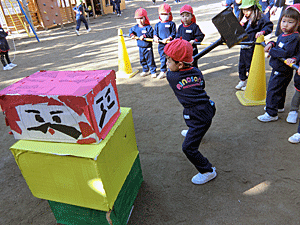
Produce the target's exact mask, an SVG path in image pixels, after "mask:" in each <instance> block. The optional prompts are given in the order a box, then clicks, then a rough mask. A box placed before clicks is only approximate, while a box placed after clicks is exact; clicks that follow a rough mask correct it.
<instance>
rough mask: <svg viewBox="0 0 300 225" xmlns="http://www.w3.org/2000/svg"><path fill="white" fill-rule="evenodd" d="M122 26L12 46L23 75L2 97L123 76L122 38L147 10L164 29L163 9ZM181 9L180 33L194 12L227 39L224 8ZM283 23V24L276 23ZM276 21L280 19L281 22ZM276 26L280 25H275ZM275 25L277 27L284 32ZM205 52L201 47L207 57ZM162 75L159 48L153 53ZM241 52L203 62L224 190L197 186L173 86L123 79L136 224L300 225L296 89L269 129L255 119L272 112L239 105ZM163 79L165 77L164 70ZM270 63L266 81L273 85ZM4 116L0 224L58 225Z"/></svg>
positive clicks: (97, 24) (217, 52) (133, 56)
mask: <svg viewBox="0 0 300 225" xmlns="http://www.w3.org/2000/svg"><path fill="white" fill-rule="evenodd" d="M126 3H127V8H126V10H124V11H123V12H122V17H117V16H115V15H105V16H102V17H98V18H96V19H91V21H90V26H91V28H92V29H93V30H92V32H91V33H89V34H87V33H86V32H85V31H84V30H85V29H84V28H83V26H82V29H81V30H80V32H81V35H80V36H76V35H75V33H74V28H75V25H74V24H73V25H70V26H65V28H56V29H51V30H48V31H41V32H38V35H39V38H40V40H41V42H37V41H36V39H35V38H24V37H22V38H16V39H15V45H16V51H15V50H13V42H12V39H9V43H10V45H11V48H12V51H11V52H10V56H11V58H12V59H13V58H15V61H14V63H16V64H18V67H16V68H15V69H13V70H11V71H2V70H1V76H0V89H3V88H4V87H6V86H8V85H10V84H12V83H14V82H16V81H17V80H19V79H21V78H23V77H25V76H29V75H31V74H33V73H34V72H36V71H38V70H95V69H97V70H106V69H113V70H116V71H117V70H118V61H117V49H118V39H117V29H118V28H122V29H123V32H124V33H128V30H129V28H130V27H131V26H133V25H134V24H135V20H134V19H133V15H134V11H135V10H136V9H137V8H138V7H144V8H146V9H147V11H148V14H149V18H150V21H151V24H152V25H153V26H154V24H155V23H156V22H158V14H157V8H158V5H159V4H162V3H163V1H162V0H158V1H157V5H153V4H152V1H150V0H135V1H126ZM167 3H169V4H170V5H171V6H172V11H173V15H174V21H175V22H176V24H177V26H178V25H179V24H180V18H179V9H180V7H181V6H182V4H184V3H187V4H190V5H192V6H193V7H194V12H195V14H196V17H197V23H198V24H199V25H200V28H201V29H202V31H203V32H204V33H205V34H206V37H205V41H207V42H212V41H215V40H217V39H218V38H219V37H220V36H219V34H218V32H217V31H216V29H215V28H214V26H213V25H212V23H211V18H212V17H213V16H215V15H217V14H218V13H219V12H220V11H221V10H222V9H223V7H222V5H221V3H220V1H217V0H211V1H199V0H197V1H196V0H190V1H187V0H183V1H182V3H181V4H174V3H173V1H172V2H170V1H167ZM272 19H274V18H272ZM275 19H276V17H275ZM274 21H275V20H274ZM275 24H276V22H275ZM126 46H127V50H128V53H129V56H130V61H131V65H132V67H133V70H136V69H141V66H140V65H139V61H138V48H137V47H136V43H135V41H132V40H128V39H126ZM204 47H205V46H199V50H201V49H203V48H204ZM154 49H155V55H156V62H157V66H158V67H159V65H160V63H159V57H158V53H157V45H156V44H155V45H154ZM238 57H239V47H233V48H231V49H228V48H227V47H226V46H219V47H217V48H216V49H214V50H213V51H212V52H210V53H208V54H207V55H205V56H204V57H203V58H201V59H200V60H199V68H200V69H201V70H202V72H203V73H204V76H205V80H206V90H207V92H208V94H209V95H210V97H211V99H212V100H213V101H215V102H216V106H217V113H216V116H215V117H214V120H213V124H212V126H211V128H210V130H209V131H208V132H207V134H206V136H205V137H204V139H203V142H202V144H201V146H200V151H201V152H202V153H203V154H204V155H205V156H206V157H207V158H208V159H209V160H210V161H211V162H212V164H213V166H215V167H216V169H217V173H218V176H217V178H216V179H215V180H213V181H211V182H209V183H207V184H205V185H201V186H197V185H193V184H192V183H191V181H190V179H191V178H192V176H194V175H195V174H196V173H197V171H196V169H195V168H194V167H193V166H192V165H191V164H190V163H189V162H188V160H187V159H186V157H185V156H184V154H183V153H182V151H181V144H182V142H183V140H184V138H183V137H182V136H181V134H180V132H181V130H182V129H185V128H186V126H185V123H184V120H183V118H182V106H181V105H180V104H179V103H178V101H177V99H176V98H175V96H174V94H173V92H172V90H171V89H170V87H169V85H168V83H167V81H166V79H163V80H158V79H154V78H151V77H143V78H142V77H140V76H139V75H137V76H135V77H133V78H131V79H118V80H117V87H118V93H119V98H120V103H121V106H124V107H131V108H132V110H133V119H134V124H135V132H136V138H137V144H138V149H139V152H140V159H141V165H142V171H143V176H144V182H143V184H142V187H141V189H140V192H139V194H138V197H137V199H136V201H135V204H134V210H133V212H132V215H131V217H130V220H129V222H128V224H130V225H138V224H143V225H154V224H172V225H173V224H176V225H177V224H182V225H186V224H189V225H192V224H195V225H196V224H197V225H198V224H201V225H202V224H209V225H211V224H270V225H274V224H300V214H299V212H300V193H299V185H300V178H299V172H300V169H299V166H300V160H299V158H300V151H299V147H300V145H293V144H290V143H289V142H288V141H287V139H288V137H289V136H291V135H292V134H294V133H295V132H296V130H297V126H298V124H288V123H287V122H286V121H285V119H286V116H287V114H288V111H289V109H290V102H291V98H292V96H293V93H294V88H293V83H291V84H290V85H289V87H288V92H287V98H286V105H285V109H286V111H285V112H284V113H281V114H280V115H279V120H278V121H277V122H272V123H267V124H264V123H261V122H259V121H258V120H257V119H256V117H257V116H258V115H260V114H263V113H264V111H263V106H253V107H246V106H243V105H241V104H240V102H239V100H238V99H237V97H236V95H235V92H236V91H235V89H234V87H235V85H236V84H237V83H238V73H237V64H238ZM158 71H159V70H158ZM270 72H271V70H270V67H269V65H268V60H267V59H266V77H267V80H268V78H269V76H270ZM9 131H10V129H9V128H8V127H6V126H5V121H4V116H3V114H1V115H0V132H1V136H0V145H1V148H0V151H1V157H0V189H1V191H0V224H7V225H27V224H34V225H53V224H56V221H55V218H54V215H53V214H52V212H51V209H50V207H49V205H48V203H47V201H46V200H43V199H38V198H35V197H33V195H32V194H31V192H30V190H29V188H28V186H27V185H26V182H25V180H24V178H23V176H22V174H21V172H20V170H19V168H18V166H17V164H16V162H15V160H14V158H13V155H12V154H11V152H10V151H9V147H10V146H11V145H12V144H13V143H15V142H16V140H15V139H14V138H13V136H11V135H9V134H8V132H9Z"/></svg>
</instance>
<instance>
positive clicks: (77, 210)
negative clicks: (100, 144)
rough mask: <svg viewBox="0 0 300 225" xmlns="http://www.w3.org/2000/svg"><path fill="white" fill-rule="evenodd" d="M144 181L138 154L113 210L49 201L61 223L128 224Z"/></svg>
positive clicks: (87, 224)
mask: <svg viewBox="0 0 300 225" xmlns="http://www.w3.org/2000/svg"><path fill="white" fill-rule="evenodd" d="M142 182H143V175H142V169H141V164H140V159H139V155H138V156H137V158H136V160H135V162H134V164H133V166H132V168H131V170H130V173H129V174H128V176H127V178H126V180H125V183H124V185H123V186H122V189H121V191H120V193H119V194H118V197H117V200H116V201H115V204H114V206H113V209H112V210H111V211H109V212H106V211H100V210H95V209H90V208H84V207H80V206H75V205H69V204H65V203H60V202H54V201H50V200H49V201H48V202H49V205H50V207H51V210H52V212H53V214H54V216H55V219H56V220H57V223H60V224H65V225H92V224H97V225H110V224H113V225H123V224H127V221H128V218H129V216H130V214H131V210H132V208H133V203H134V201H135V198H136V196H137V194H138V192H139V189H140V186H141V184H142ZM109 221H110V222H109Z"/></svg>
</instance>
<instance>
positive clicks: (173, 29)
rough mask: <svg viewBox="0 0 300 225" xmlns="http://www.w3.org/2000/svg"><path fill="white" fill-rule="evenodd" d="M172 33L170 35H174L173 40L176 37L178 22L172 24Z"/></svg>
mask: <svg viewBox="0 0 300 225" xmlns="http://www.w3.org/2000/svg"><path fill="white" fill-rule="evenodd" d="M171 30H172V31H171V34H170V37H172V40H173V39H175V37H176V24H175V23H172V24H171Z"/></svg>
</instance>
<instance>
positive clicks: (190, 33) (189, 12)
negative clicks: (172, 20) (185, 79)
mask: <svg viewBox="0 0 300 225" xmlns="http://www.w3.org/2000/svg"><path fill="white" fill-rule="evenodd" d="M180 15H181V23H182V24H180V26H179V27H178V31H177V34H176V38H180V37H182V39H184V40H187V41H189V42H190V43H191V44H192V46H193V55H197V54H198V48H197V45H195V44H194V43H195V42H201V41H202V40H203V39H204V34H203V33H202V31H201V30H200V28H199V26H198V25H197V24H196V17H195V15H194V14H193V8H192V6H190V5H184V6H183V7H182V8H181V9H180ZM193 66H194V67H197V68H198V63H197V60H196V61H194V63H193Z"/></svg>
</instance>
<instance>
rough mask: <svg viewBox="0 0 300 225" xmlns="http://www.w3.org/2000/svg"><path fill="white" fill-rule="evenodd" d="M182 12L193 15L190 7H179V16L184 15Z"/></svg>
mask: <svg viewBox="0 0 300 225" xmlns="http://www.w3.org/2000/svg"><path fill="white" fill-rule="evenodd" d="M184 12H188V13H191V14H194V11H193V8H192V6H190V5H184V6H182V7H181V9H180V14H181V13H184Z"/></svg>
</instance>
